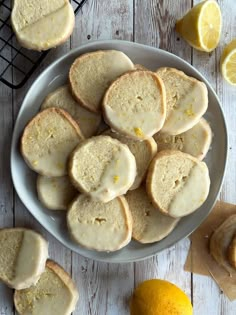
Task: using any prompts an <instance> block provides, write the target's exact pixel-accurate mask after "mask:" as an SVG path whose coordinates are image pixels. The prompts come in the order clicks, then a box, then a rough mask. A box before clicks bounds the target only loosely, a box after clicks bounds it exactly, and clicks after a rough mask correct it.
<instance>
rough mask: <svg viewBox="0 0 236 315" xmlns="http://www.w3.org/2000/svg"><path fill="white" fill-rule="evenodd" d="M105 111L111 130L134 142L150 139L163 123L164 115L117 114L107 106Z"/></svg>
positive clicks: (148, 113)
mask: <svg viewBox="0 0 236 315" xmlns="http://www.w3.org/2000/svg"><path fill="white" fill-rule="evenodd" d="M105 111H106V115H107V117H108V119H109V121H110V123H111V125H112V126H113V128H116V129H117V131H119V132H121V133H123V134H128V135H129V136H130V137H132V138H134V139H136V140H143V139H147V138H149V137H152V136H153V135H154V134H155V133H156V132H158V131H159V130H160V129H161V128H162V126H163V124H164V122H165V115H164V114H163V113H160V112H143V113H129V112H126V113H125V112H124V113H117V112H116V111H114V110H113V109H112V108H111V107H110V106H109V104H107V105H106V107H105Z"/></svg>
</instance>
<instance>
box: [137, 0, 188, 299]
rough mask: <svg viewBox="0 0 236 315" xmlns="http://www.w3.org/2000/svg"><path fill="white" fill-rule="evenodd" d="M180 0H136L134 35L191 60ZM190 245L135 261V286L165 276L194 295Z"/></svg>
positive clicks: (185, 3) (184, 5)
mask: <svg viewBox="0 0 236 315" xmlns="http://www.w3.org/2000/svg"><path fill="white" fill-rule="evenodd" d="M180 2H181V3H180ZM180 2H178V3H177V2H175V1H154V0H152V1H142V0H136V1H135V3H136V5H135V29H134V38H135V41H137V42H140V43H143V44H146V45H151V46H155V47H159V48H161V49H165V50H167V51H170V52H173V53H175V54H176V55H178V56H180V57H181V58H183V59H185V60H186V61H188V62H190V61H191V48H190V47H189V46H188V45H187V44H186V43H185V42H183V41H181V40H180V38H179V35H178V34H177V33H176V32H175V31H174V26H175V22H176V19H177V18H180V17H181V16H182V15H183V13H184V12H185V11H187V10H189V9H190V7H191V1H187V0H185V1H180ZM167 66H168V65H167ZM188 248H189V240H188V239H185V240H182V241H181V242H179V243H178V244H176V245H175V246H173V247H171V248H169V249H166V250H165V251H163V252H161V253H159V254H158V255H157V256H155V257H154V258H151V259H148V260H145V261H143V262H137V263H135V286H136V285H137V284H138V283H140V282H142V281H144V280H146V279H151V278H161V279H166V280H169V281H171V282H173V283H175V284H176V285H178V286H179V287H180V288H182V289H183V290H184V291H185V292H186V294H187V295H188V296H189V297H191V274H190V273H187V272H184V270H183V265H184V262H185V258H186V255H187V251H188Z"/></svg>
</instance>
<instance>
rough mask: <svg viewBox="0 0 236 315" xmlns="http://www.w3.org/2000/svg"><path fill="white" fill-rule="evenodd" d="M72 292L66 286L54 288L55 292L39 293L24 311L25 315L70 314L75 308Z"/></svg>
mask: <svg viewBox="0 0 236 315" xmlns="http://www.w3.org/2000/svg"><path fill="white" fill-rule="evenodd" d="M75 303H76V301H73V297H72V294H71V293H70V292H69V290H68V289H67V288H66V286H60V288H56V289H55V294H53V295H52V294H49V295H47V294H45V295H43V294H42V295H41V296H40V299H34V301H33V305H31V306H29V308H28V309H27V310H26V311H25V312H24V314H25V315H46V314H50V315H70V314H71V313H72V311H73V310H74V308H75Z"/></svg>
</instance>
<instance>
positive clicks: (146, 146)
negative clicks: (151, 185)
mask: <svg viewBox="0 0 236 315" xmlns="http://www.w3.org/2000/svg"><path fill="white" fill-rule="evenodd" d="M103 135H107V136H110V137H112V138H115V139H117V140H119V141H120V142H122V143H124V144H127V146H128V147H129V149H130V151H131V152H132V153H133V155H134V157H135V160H136V166H137V175H136V177H135V181H134V183H133V185H132V186H131V187H130V190H133V189H136V188H138V187H139V186H140V185H141V182H142V181H143V179H144V178H145V175H146V172H147V169H148V166H149V164H150V162H151V160H152V159H153V157H154V156H155V155H156V153H157V144H156V142H155V141H154V139H153V138H148V139H146V140H143V141H138V140H133V139H130V138H127V137H125V136H122V135H121V134H119V133H117V132H113V131H112V130H111V129H109V130H106V131H105V132H103Z"/></svg>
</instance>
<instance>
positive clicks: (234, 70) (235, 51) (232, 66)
mask: <svg viewBox="0 0 236 315" xmlns="http://www.w3.org/2000/svg"><path fill="white" fill-rule="evenodd" d="M220 63H221V73H222V75H223V77H224V79H225V80H226V81H227V82H229V83H230V84H232V85H236V39H233V40H232V41H231V42H230V43H229V44H228V45H227V46H226V47H225V48H224V50H223V53H222V56H221V60H220Z"/></svg>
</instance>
